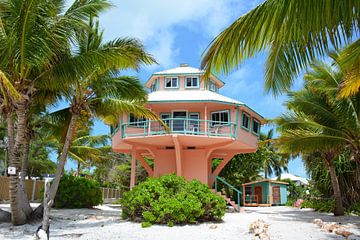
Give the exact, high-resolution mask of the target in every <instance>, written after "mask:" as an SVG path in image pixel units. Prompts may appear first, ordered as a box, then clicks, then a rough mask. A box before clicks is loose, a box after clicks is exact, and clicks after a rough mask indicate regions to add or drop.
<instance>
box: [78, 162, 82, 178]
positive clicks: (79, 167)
mask: <svg viewBox="0 0 360 240" xmlns="http://www.w3.org/2000/svg"><path fill="white" fill-rule="evenodd" d="M80 170H81V166H80V162H78V163H77V176H78V177H80Z"/></svg>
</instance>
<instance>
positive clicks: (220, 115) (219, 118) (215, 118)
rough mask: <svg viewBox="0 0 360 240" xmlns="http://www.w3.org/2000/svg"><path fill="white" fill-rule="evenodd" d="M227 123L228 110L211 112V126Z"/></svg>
mask: <svg viewBox="0 0 360 240" xmlns="http://www.w3.org/2000/svg"><path fill="white" fill-rule="evenodd" d="M228 123H229V111H228V110H224V111H217V112H212V113H211V126H213V125H225V124H228Z"/></svg>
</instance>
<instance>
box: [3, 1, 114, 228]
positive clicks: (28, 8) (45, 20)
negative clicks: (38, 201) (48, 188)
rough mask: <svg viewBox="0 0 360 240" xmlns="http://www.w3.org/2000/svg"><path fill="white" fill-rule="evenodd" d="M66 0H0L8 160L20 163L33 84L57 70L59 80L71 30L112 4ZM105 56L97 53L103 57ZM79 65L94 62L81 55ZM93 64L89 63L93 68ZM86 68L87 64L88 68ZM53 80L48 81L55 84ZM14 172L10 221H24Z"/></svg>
mask: <svg viewBox="0 0 360 240" xmlns="http://www.w3.org/2000/svg"><path fill="white" fill-rule="evenodd" d="M65 5H66V4H65V0H58V1H48V0H36V1H33V0H30V1H29V0H2V1H1V2H0V85H1V87H0V89H1V97H0V104H1V114H2V115H3V116H5V117H6V120H7V131H8V142H9V144H8V145H9V166H12V167H15V168H16V169H17V172H19V171H20V169H21V155H22V151H23V145H24V143H25V141H26V138H25V136H26V134H25V133H26V128H27V119H28V109H29V108H28V106H29V105H30V104H31V103H32V101H33V97H34V95H36V94H37V92H36V90H37V89H36V87H37V86H39V85H46V84H48V83H49V82H50V81H47V82H46V81H44V79H47V78H48V77H49V76H51V75H53V73H56V75H57V76H58V78H57V82H56V83H57V84H58V85H61V84H64V83H60V80H67V79H69V78H68V76H69V75H70V74H73V72H69V71H67V66H64V65H60V66H58V67H55V66H57V64H58V63H59V61H60V59H62V57H63V56H67V55H68V54H69V52H70V47H71V42H73V40H74V36H75V32H77V31H80V30H82V29H83V28H86V25H87V22H88V20H89V16H90V15H93V16H96V15H98V14H99V13H100V12H102V11H103V10H104V9H107V8H108V7H109V6H110V5H109V3H107V1H106V0H85V1H84V0H75V1H74V2H73V4H72V5H71V6H70V7H69V8H68V9H65V7H64V6H65ZM102 58H103V56H99V57H97V59H102ZM80 62H81V61H79V62H78V63H79V66H82V67H83V68H92V67H93V66H89V65H87V64H86V63H87V61H86V59H82V62H83V63H82V64H80ZM91 70H92V69H91ZM89 71H90V69H89ZM54 83H55V82H53V83H52V84H54ZM19 183H20V181H19V178H18V176H17V175H13V176H11V177H10V187H9V189H10V190H9V194H10V205H11V213H12V222H13V224H15V225H19V224H23V223H25V222H26V220H27V218H28V217H29V215H30V213H31V208H29V204H28V203H27V202H26V200H24V195H23V193H22V191H18V189H19V187H18V185H19Z"/></svg>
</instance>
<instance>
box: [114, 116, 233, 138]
mask: <svg viewBox="0 0 360 240" xmlns="http://www.w3.org/2000/svg"><path fill="white" fill-rule="evenodd" d="M163 121H164V123H165V124H166V125H167V127H168V128H166V127H165V126H164V125H162V124H161V123H160V122H158V121H153V120H148V121H138V122H130V123H123V124H121V125H120V128H121V133H122V134H121V136H122V138H131V137H146V136H159V135H167V134H180V135H193V136H210V137H224V138H232V139H236V138H237V125H236V124H235V123H233V122H221V121H211V120H201V119H191V118H167V119H163ZM118 130H119V129H116V130H115V132H116V131H118Z"/></svg>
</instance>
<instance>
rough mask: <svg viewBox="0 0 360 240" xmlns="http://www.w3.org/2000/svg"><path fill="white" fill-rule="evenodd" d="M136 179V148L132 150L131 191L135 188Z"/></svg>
mask: <svg viewBox="0 0 360 240" xmlns="http://www.w3.org/2000/svg"><path fill="white" fill-rule="evenodd" d="M135 178H136V147H132V150H131V175H130V190H131V189H132V188H133V187H134V186H135Z"/></svg>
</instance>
